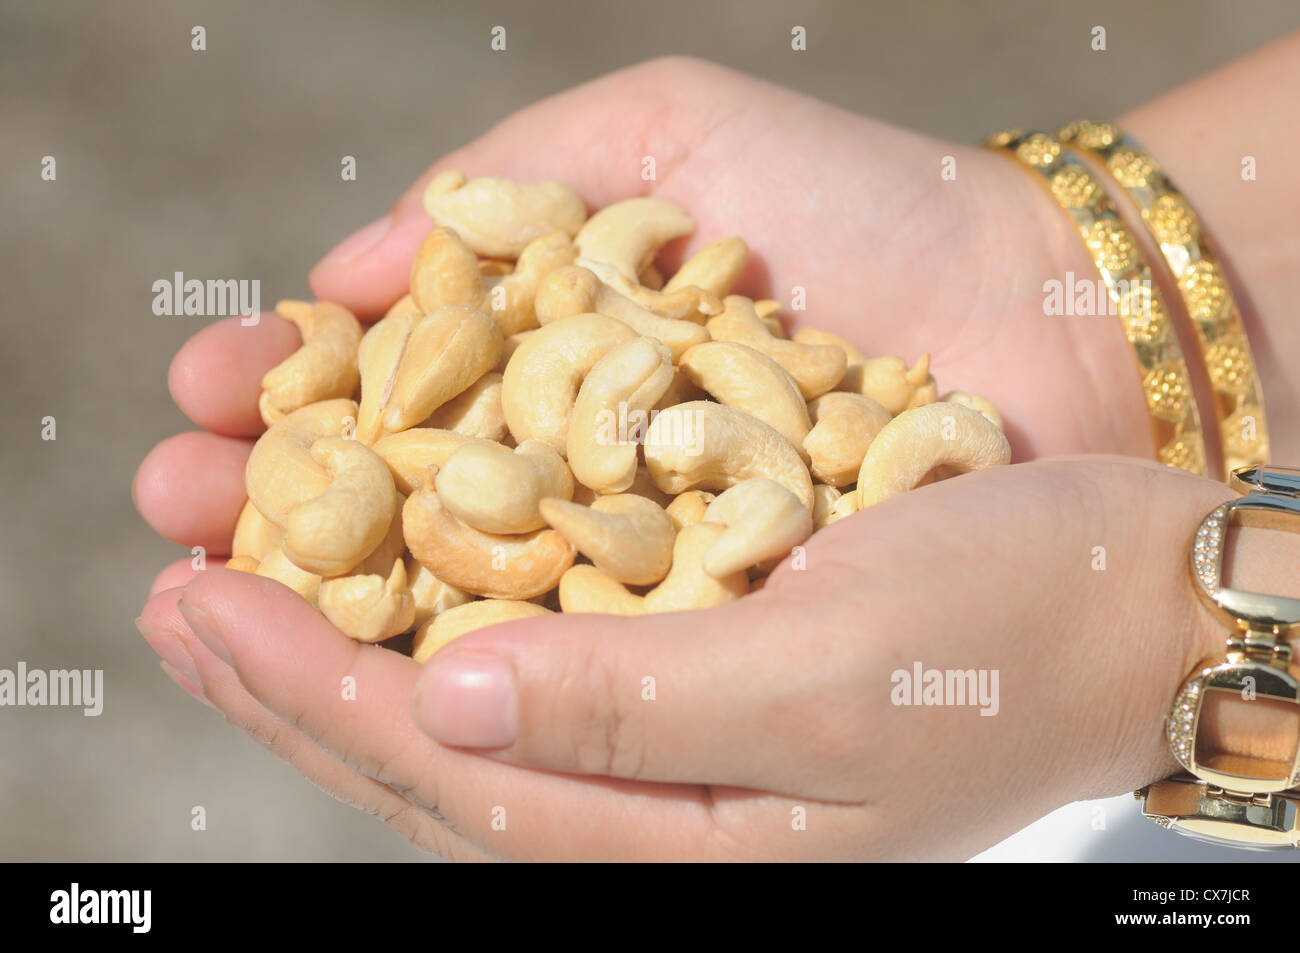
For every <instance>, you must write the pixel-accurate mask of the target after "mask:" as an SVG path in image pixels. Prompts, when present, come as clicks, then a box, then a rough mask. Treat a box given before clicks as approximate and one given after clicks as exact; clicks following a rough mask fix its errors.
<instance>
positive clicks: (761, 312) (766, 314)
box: [723, 295, 827, 344]
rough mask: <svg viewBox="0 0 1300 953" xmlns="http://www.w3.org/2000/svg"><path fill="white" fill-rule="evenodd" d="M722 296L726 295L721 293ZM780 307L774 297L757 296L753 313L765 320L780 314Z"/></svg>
mask: <svg viewBox="0 0 1300 953" xmlns="http://www.w3.org/2000/svg"><path fill="white" fill-rule="evenodd" d="M723 297H726V296H725V295H723ZM781 307H782V305H781V302H779V301H777V300H776V299H775V298H759V299H758V300H757V301H755V302H754V313H755V314H756V315H758V316H759V317H760V318H762V319H764V320H767V319H768V318H770V317H772V316H774V315H777V314H780V313H781ZM810 343H813V344H825V343H827V342H825V341H812V342H810Z"/></svg>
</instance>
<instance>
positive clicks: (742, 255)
mask: <svg viewBox="0 0 1300 953" xmlns="http://www.w3.org/2000/svg"><path fill="white" fill-rule="evenodd" d="M748 258H749V246H748V245H746V244H745V242H744V240H743V239H740V238H735V237H732V238H719V239H718V240H717V241H713V242H710V243H709V244H707V245H705V246H704V247H703V248H701V249H700V250H699V251H697V252H696V253H695V254H694V255H692V256H691V257H690V258H689V259H687V261H686V262H685V263H684V264H683V265H682V266H681V267H680V268H678V269H677V273H676V274H675V275H673V276H672V278H670V279H669V280H668V283H667V284H666V285H664V287H663V290H664V291H667V292H673V291H677V290H678V289H679V288H687V287H690V286H691V285H694V286H695V287H697V288H703V289H704V290H705V291H707V292H709V294H712V295H715V296H716V297H718V298H725V297H726V296H727V295H729V294H731V286H732V285H734V284H735V283H736V279H737V278H739V277H740V273H741V272H742V271H744V270H745V261H746V260H747V259H748Z"/></svg>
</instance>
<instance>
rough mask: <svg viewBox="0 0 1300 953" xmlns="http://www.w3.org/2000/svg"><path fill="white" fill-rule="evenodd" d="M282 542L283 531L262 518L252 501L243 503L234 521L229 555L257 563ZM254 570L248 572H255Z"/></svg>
mask: <svg viewBox="0 0 1300 953" xmlns="http://www.w3.org/2000/svg"><path fill="white" fill-rule="evenodd" d="M283 541H284V530H283V529H282V528H281V527H279V526H276V525H275V524H274V523H272V522H271V521H270V520H269V519H267V518H266V517H265V516H263V515H262V514H261V513H260V512H259V511H258V509H257V507H256V506H254V505H253V503H252V501H251V500H250V501H248V502H246V503H244V508H243V509H241V510H240V511H239V519H238V520H236V521H235V537H234V539H233V540H232V541H231V543H230V554H231V555H232V556H235V557H239V556H249V557H252V558H253V559H254V560H256V561H257V562H261V561H262V560H263V559H265V558H266V554H267V553H269V552H270V551H271V550H273V549H276V548H278V547H279V545H280V543H281V542H283ZM255 569H256V567H254V569H250V570H248V572H253V571H255Z"/></svg>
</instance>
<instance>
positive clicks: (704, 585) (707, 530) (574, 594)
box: [560, 523, 749, 615]
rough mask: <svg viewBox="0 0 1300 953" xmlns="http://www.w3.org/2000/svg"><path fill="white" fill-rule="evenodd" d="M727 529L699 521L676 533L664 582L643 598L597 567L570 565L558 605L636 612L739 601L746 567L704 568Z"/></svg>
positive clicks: (746, 582)
mask: <svg viewBox="0 0 1300 953" xmlns="http://www.w3.org/2000/svg"><path fill="white" fill-rule="evenodd" d="M725 532H726V529H725V527H723V526H720V525H718V524H716V523H698V524H696V525H694V526H688V527H686V528H685V529H683V530H682V531H681V532H680V533H678V534H677V539H676V541H675V543H674V544H673V560H672V568H671V569H670V570H669V571H668V575H667V576H666V577H665V578H664V581H663V582H661V583H659V585H657V586H655V588H653V589H651V590H650V591H649V592H648V593H646V594H645V596H644V597H642V596H637V595H634V594H633V593H631V592H628V590H627V588H626V587H625V586H623V584H622V583H620V582H618V581H617V580H615V579H614V578H612V577H611V576H609V575H608V574H607V573H605V572H602V571H601V570H600V569H597V568H596V567H595V566H574V567H573V568H572V569H570V570H569V571H568V572H566V573H565V574H564V578H562V579H561V580H560V606H561V607H562V608H563V609H564V611H565V612H597V613H606V614H612V615H639V614H641V613H649V612H682V611H685V610H688V609H707V608H709V607H711V606H718V605H722V604H724V603H727V602H732V601H734V600H736V599H739V598H740V597H741V596H743V595H744V594H745V593H746V592H747V591H748V590H749V577H748V576H747V575H746V574H745V573H744V571H743V570H742V571H740V572H735V573H731V574H729V575H726V576H723V577H721V578H714V577H713V576H710V575H709V574H708V573H706V572H705V571H704V566H703V562H704V557H705V554H706V553H707V552H708V551H709V550H710V549H711V548H712V547H713V546H714V545H716V543H717V542H718V540H719V539H721V537H722V535H723V534H724V533H725Z"/></svg>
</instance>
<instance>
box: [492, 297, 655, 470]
mask: <svg viewBox="0 0 1300 953" xmlns="http://www.w3.org/2000/svg"><path fill="white" fill-rule="evenodd" d="M635 337H637V333H636V332H635V331H633V330H632V329H631V328H629V327H628V326H627V325H626V324H624V323H623V322H621V321H618V320H616V319H614V318H611V317H608V316H606V315H603V314H577V315H574V316H573V317H570V318H563V319H561V320H559V321H554V322H552V323H550V324H548V325H546V326H545V327H544V328H541V329H540V330H538V331H535V332H534V333H533V334H531V335H529V336H528V338H527V339H526V340H525V341H524V342H523V343H522V344H520V345H519V347H518V349H517V350H516V351H515V353H514V356H513V357H511V358H510V363H509V364H507V365H506V371H505V379H504V381H503V382H502V391H501V406H502V408H503V409H504V410H505V414H506V424H507V425H508V426H509V427H510V433H511V435H513V437H514V438H515V441H516V442H518V443H522V442H523V441H525V440H541V441H543V442H545V443H549V444H550V445H551V446H552V447H554V448H555V449H556V450H558V451H560V453H565V452H567V447H568V439H569V417H570V415H571V414H572V412H573V403H574V401H575V400H577V398H578V388H579V387H580V386H581V384H582V381H583V380H584V379H585V378H586V376H587V374H588V372H589V371H590V370H591V368H592V367H593V366H594V365H595V363H596V362H597V361H598V360H600V359H601V357H603V356H604V355H605V354H606V353H607V352H609V351H610V350H612V349H613V348H615V347H617V346H618V345H619V344H622V343H623V342H624V341H630V340H632V339H633V338H635Z"/></svg>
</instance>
